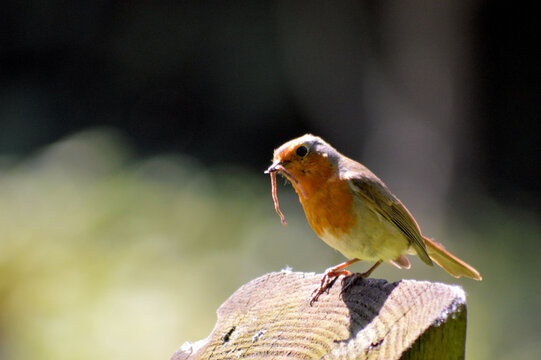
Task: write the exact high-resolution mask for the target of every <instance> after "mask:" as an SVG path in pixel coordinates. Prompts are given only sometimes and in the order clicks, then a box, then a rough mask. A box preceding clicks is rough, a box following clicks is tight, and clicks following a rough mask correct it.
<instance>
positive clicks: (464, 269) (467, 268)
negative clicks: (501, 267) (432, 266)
mask: <svg viewBox="0 0 541 360" xmlns="http://www.w3.org/2000/svg"><path fill="white" fill-rule="evenodd" d="M423 238H424V240H425V244H426V250H427V252H428V255H429V256H430V258H431V259H432V260H434V262H435V263H436V264H438V265H439V266H441V267H442V268H443V269H444V270H445V271H447V272H448V273H449V274H451V275H453V276H454V277H457V278H459V277H461V276H466V277H469V278H471V279H474V280H483V278H482V277H481V275H480V274H479V271H477V270H475V268H474V267H473V266H471V265H468V264H466V263H465V262H464V261H462V260H460V259H459V258H457V257H456V256H454V255H453V254H451V253H450V252H448V251H447V250H445V249H444V248H443V246H441V245H440V244H438V243H436V242H434V241H432V240H430V239H429V238H427V237H423Z"/></svg>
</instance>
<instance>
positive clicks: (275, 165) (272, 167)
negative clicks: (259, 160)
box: [265, 161, 282, 174]
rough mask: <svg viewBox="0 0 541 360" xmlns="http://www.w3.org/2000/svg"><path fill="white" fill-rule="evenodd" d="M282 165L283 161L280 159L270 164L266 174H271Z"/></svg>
mask: <svg viewBox="0 0 541 360" xmlns="http://www.w3.org/2000/svg"><path fill="white" fill-rule="evenodd" d="M280 166H282V163H281V162H280V161H277V162H275V163H273V164H272V165H271V166H269V168H268V169H267V170H265V174H270V173H271V172H275V171H278V169H276V168H277V167H280Z"/></svg>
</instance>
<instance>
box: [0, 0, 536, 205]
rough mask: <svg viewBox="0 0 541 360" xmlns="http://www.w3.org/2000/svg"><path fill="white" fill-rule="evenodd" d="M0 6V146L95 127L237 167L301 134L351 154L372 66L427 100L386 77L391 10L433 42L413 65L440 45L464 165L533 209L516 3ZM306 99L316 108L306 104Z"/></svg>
mask: <svg viewBox="0 0 541 360" xmlns="http://www.w3.org/2000/svg"><path fill="white" fill-rule="evenodd" d="M1 16H2V19H1V20H2V21H1V23H2V25H1V30H2V31H1V32H0V49H1V53H0V152H2V153H7V154H17V155H21V154H28V153H31V152H32V151H34V150H35V149H37V148H40V147H42V146H43V145H45V144H49V143H51V142H54V141H56V140H58V139H59V138H62V137H64V136H66V135H68V134H72V133H74V132H77V131H79V130H81V129H85V128H88V127H92V126H98V125H107V126H112V127H115V128H118V129H121V130H122V131H123V132H124V133H126V134H127V136H128V137H129V138H130V139H131V140H132V142H133V144H134V145H135V147H136V149H137V151H138V152H139V153H140V154H143V155H144V154H149V153H160V152H164V151H180V152H185V153H189V154H193V155H195V156H197V157H198V158H200V159H202V160H203V161H204V162H206V163H217V162H235V163H239V164H242V165H243V166H248V167H251V168H253V169H261V168H262V167H263V165H266V162H268V159H269V157H270V149H272V148H274V147H276V146H277V145H279V144H281V143H282V142H284V141H285V140H288V139H290V138H292V137H295V136H298V135H300V134H302V133H305V132H314V133H316V134H318V135H321V136H323V137H324V138H326V139H328V140H329V141H331V143H333V144H335V145H336V147H338V148H339V149H342V150H344V151H346V150H350V153H351V149H353V146H355V145H352V144H355V142H358V143H362V142H363V141H365V140H366V137H367V136H369V132H370V130H372V129H371V128H370V126H371V125H370V124H371V123H370V121H366V117H368V116H370V111H369V110H367V107H369V106H370V105H368V104H367V102H369V101H370V95H366V93H367V91H369V90H367V89H366V87H367V86H371V85H366V83H367V82H368V81H367V80H366V77H368V76H369V75H367V74H368V73H369V72H370V71H373V68H374V67H377V71H378V72H379V73H380V75H381V76H382V77H384V78H386V79H387V80H386V81H388V82H389V83H390V85H389V86H391V87H393V88H395V89H396V91H398V92H401V93H402V94H400V96H403V97H404V98H406V100H405V101H407V102H409V103H413V104H414V105H413V106H417V107H419V108H422V107H424V106H426V104H424V103H427V102H429V101H431V100H432V99H430V98H422V97H420V98H419V97H418V98H416V96H419V94H421V95H422V94H423V92H422V91H421V92H419V93H416V92H415V90H411V88H413V87H415V86H422V84H421V85H419V84H416V83H415V78H414V77H412V78H408V77H405V78H404V77H401V76H403V74H404V73H405V72H406V71H409V68H408V66H403V68H405V69H406V70H403V69H402V66H400V65H396V63H395V62H396V60H397V59H395V58H394V57H395V56H400V54H399V51H400V47H401V46H402V45H400V43H398V44H396V43H393V41H394V40H390V39H389V38H386V37H385V36H386V35H387V33H388V32H389V31H393V26H395V25H393V24H392V22H397V23H399V22H401V21H402V22H406V23H405V24H402V25H396V27H400V26H401V28H399V29H398V30H397V31H400V30H401V29H406V30H408V29H411V28H413V30H411V31H410V33H408V34H406V35H403V37H404V38H405V40H403V41H410V42H412V43H413V44H414V45H415V44H416V39H417V40H418V41H420V42H421V43H422V42H423V40H422V39H423V38H424V37H426V36H431V37H433V38H434V39H433V40H431V41H426V42H425V43H424V44H421V45H422V46H431V47H428V48H426V47H425V48H420V51H419V52H418V53H416V54H414V55H415V56H417V57H418V58H414V59H413V61H419V62H422V61H424V60H426V58H427V57H431V56H432V57H435V58H436V61H438V59H439V58H445V57H446V56H448V57H455V59H453V60H452V61H448V62H449V64H450V66H451V67H454V68H451V69H448V70H449V72H450V74H449V76H452V77H454V76H456V77H457V78H459V79H452V80H453V81H454V85H453V86H454V89H453V96H455V97H456V98H457V100H456V103H454V104H451V106H454V105H457V106H458V107H461V108H463V109H465V110H461V111H460V112H459V113H457V114H456V115H455V117H454V118H453V119H452V120H450V121H455V122H457V123H460V124H467V125H466V126H467V128H468V131H467V135H466V136H467V138H466V139H461V140H460V141H461V142H464V143H466V144H467V146H468V152H467V158H468V159H467V161H468V162H469V165H471V166H472V167H473V168H467V170H468V172H467V174H466V175H467V176H468V177H473V178H475V179H476V180H479V181H480V182H481V183H482V185H483V186H485V187H486V188H487V189H489V191H490V193H491V194H492V195H494V196H496V197H498V198H501V199H502V200H505V201H511V202H515V203H524V202H525V203H528V206H534V207H537V206H538V205H537V204H538V202H539V201H538V200H539V196H540V195H541V185H540V184H541V181H539V178H540V172H541V164H540V160H539V159H540V157H539V156H538V155H539V146H538V140H537V130H538V129H539V125H538V123H539V115H540V113H541V111H540V102H539V99H538V97H539V95H540V94H541V81H540V80H541V79H540V77H541V70H540V67H539V60H540V59H539V51H538V47H537V46H536V43H537V39H538V36H539V31H538V30H539V26H538V25H537V24H536V21H535V17H534V15H533V12H532V11H527V9H523V8H519V7H511V8H507V7H505V6H502V5H500V4H498V3H496V2H484V1H475V2H472V3H471V4H468V5H465V4H461V5H457V4H451V3H450V2H441V3H440V4H437V5H436V4H433V5H429V4H426V3H423V2H418V3H413V4H410V5H403V6H396V5H395V4H393V3H390V2H377V3H371V2H359V3H356V2H349V3H347V2H346V3H340V5H336V6H335V5H332V6H331V5H326V6H325V5H322V4H321V3H311V2H304V3H302V2H301V3H296V5H292V4H287V2H274V1H260V2H257V3H255V2H243V1H236V2H233V1H231V2H227V1H226V2H216V3H213V2H210V3H208V2H207V3H201V2H187V1H170V2H167V1H160V2H150V1H138V2H132V3H127V2H119V1H85V2H71V3H70V2H64V1H41V2H30V3H21V2H18V1H6V2H4V3H3V10H2V15H1ZM408 17H411V18H410V19H408ZM439 17H441V19H439ZM404 18H406V20H404ZM438 19H439V20H438ZM439 21H441V22H443V23H445V25H444V26H438V24H437V22H439ZM434 22H435V23H436V24H433V23H434ZM389 23H391V24H389ZM419 23H421V25H423V24H424V25H426V26H425V27H424V28H423V27H422V26H419V25H418V24H419ZM416 26H418V28H416ZM416 31H418V33H416ZM438 32H439V33H438ZM449 33H452V34H451V35H449ZM454 33H458V35H455V34H454ZM392 37H393V38H397V39H398V40H401V39H400V34H399V35H396V34H393V35H392ZM427 44H428V45H427ZM423 59H424V60H423ZM444 62H445V60H444ZM436 65H438V63H436ZM443 66H446V64H444V65H443ZM418 70H419V69H416V71H418ZM420 70H423V69H422V67H421V69H420ZM425 70H427V71H428V70H429V69H425ZM445 70H446V69H443V70H442V71H445ZM299 73H300V75H299ZM429 75H430V74H429ZM429 75H427V76H429ZM460 77H462V78H460ZM310 78H311V79H310ZM429 79H430V78H429ZM427 81H432V82H434V83H435V84H437V81H438V78H437V77H434V78H433V80H427ZM314 87H316V88H314ZM317 87H319V88H317ZM331 90H332V92H331ZM355 92H357V93H355ZM359 92H360V93H359ZM306 93H309V94H308V95H306ZM410 95H411V97H409V98H408V96H410ZM321 102H323V103H325V102H328V103H329V104H327V105H328V106H327V107H326V110H327V111H328V113H323V112H319V113H316V114H314V112H316V111H317V110H318V109H317V105H314V103H315V104H320V103H321ZM323 106H324V107H325V104H323ZM382 106H384V105H382ZM352 109H353V110H352ZM340 112H341V114H340ZM348 114H353V115H354V116H352V117H353V119H344V117H347V115H348ZM437 115H438V114H436V113H434V114H430V116H433V117H434V118H431V117H430V116H429V117H426V119H425V121H432V122H439V120H438V119H437V118H436V116H437ZM442 115H443V116H445V114H442ZM352 122H355V125H351V123H352ZM459 126H462V125H459ZM344 147H345V148H346V149H344ZM459 178H460V177H459Z"/></svg>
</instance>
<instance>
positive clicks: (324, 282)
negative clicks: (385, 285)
mask: <svg viewBox="0 0 541 360" xmlns="http://www.w3.org/2000/svg"><path fill="white" fill-rule="evenodd" d="M357 261H359V259H351V260H349V261H346V262H344V263H341V264H338V265H336V266H334V267H331V268H328V269H327V270H325V273H324V274H323V277H322V278H321V284H320V285H319V287H318V288H317V289H315V290H314V291H313V292H312V300H310V306H312V304H313V303H314V302H315V301H317V299H318V298H319V295H321V294H323V292H324V291H325V290H327V288H328V287H329V285H331V283H332V282H333V280H334V279H336V278H337V277H338V276H340V275H345V276H349V275H351V271H348V270H342V269H343V268H345V267H348V266H349V265H351V264H353V263H356V262H357ZM378 265H379V264H378ZM373 268H374V269H375V266H373ZM371 270H373V269H370V270H369V271H371ZM369 275H370V273H369Z"/></svg>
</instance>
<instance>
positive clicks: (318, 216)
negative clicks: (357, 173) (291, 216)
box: [299, 178, 357, 237]
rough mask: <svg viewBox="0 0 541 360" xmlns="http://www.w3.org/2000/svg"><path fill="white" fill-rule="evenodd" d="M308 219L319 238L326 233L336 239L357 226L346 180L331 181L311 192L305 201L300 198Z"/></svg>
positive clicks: (351, 197)
mask: <svg viewBox="0 0 541 360" xmlns="http://www.w3.org/2000/svg"><path fill="white" fill-rule="evenodd" d="M299 199H300V201H301V203H302V206H303V208H304V212H305V214H306V218H307V219H308V222H309V223H310V226H312V229H313V230H314V231H315V232H316V234H317V235H318V236H320V237H321V236H322V234H323V233H324V232H325V231H326V232H328V233H330V234H332V235H333V236H335V237H339V236H340V234H341V233H344V232H347V231H348V229H349V228H350V227H352V226H355V225H356V222H357V219H356V217H355V216H354V215H353V196H352V194H351V190H350V188H349V185H348V183H347V181H346V180H338V179H336V178H334V179H329V180H328V181H326V182H325V183H324V184H321V186H319V187H318V189H317V190H316V191H310V196H309V197H308V198H307V199H305V198H303V197H302V196H299Z"/></svg>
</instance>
